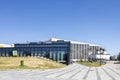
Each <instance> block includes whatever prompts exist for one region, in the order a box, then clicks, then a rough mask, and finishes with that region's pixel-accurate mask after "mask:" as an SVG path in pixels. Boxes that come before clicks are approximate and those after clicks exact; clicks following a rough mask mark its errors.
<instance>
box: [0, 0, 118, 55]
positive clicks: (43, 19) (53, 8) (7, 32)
mask: <svg viewBox="0 0 120 80" xmlns="http://www.w3.org/2000/svg"><path fill="white" fill-rule="evenodd" d="M119 35H120V0H0V43H5V44H6V43H7V44H11V43H16V42H26V41H40V40H47V39H49V38H50V37H56V38H60V39H67V40H75V41H81V42H88V43H94V44H100V45H102V46H103V47H104V48H106V49H107V51H108V52H109V53H110V54H117V53H118V52H119V51H120V37H119Z"/></svg>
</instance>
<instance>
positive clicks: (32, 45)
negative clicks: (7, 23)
mask: <svg viewBox="0 0 120 80" xmlns="http://www.w3.org/2000/svg"><path fill="white" fill-rule="evenodd" d="M99 48H101V46H100V45H95V44H89V43H83V42H76V41H71V40H62V39H56V38H51V39H50V40H48V41H43V42H29V43H17V44H14V46H11V47H2V48H0V56H3V57H4V56H5V57H9V56H14V54H15V55H16V54H17V56H20V57H22V56H33V57H34V56H36V57H46V58H49V59H51V60H54V61H57V62H62V63H66V64H70V63H72V62H73V61H79V60H80V59H83V60H87V59H88V57H89V55H90V54H96V50H97V49H99Z"/></svg>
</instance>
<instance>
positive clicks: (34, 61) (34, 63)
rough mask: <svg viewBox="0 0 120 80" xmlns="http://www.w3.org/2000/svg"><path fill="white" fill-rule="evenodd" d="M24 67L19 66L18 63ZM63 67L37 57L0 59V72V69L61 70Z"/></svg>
mask: <svg viewBox="0 0 120 80" xmlns="http://www.w3.org/2000/svg"><path fill="white" fill-rule="evenodd" d="M21 60H23V61H24V65H23V66H20V61H21ZM64 66H65V65H63V64H60V63H57V62H55V61H52V60H48V59H45V58H40V57H39V58H37V57H0V70H2V69H51V68H62V67H64Z"/></svg>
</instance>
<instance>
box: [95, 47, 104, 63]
mask: <svg viewBox="0 0 120 80" xmlns="http://www.w3.org/2000/svg"><path fill="white" fill-rule="evenodd" d="M104 51H105V49H103V48H100V49H99V50H97V52H98V54H99V55H100V65H101V64H102V62H101V55H102V54H103V53H104Z"/></svg>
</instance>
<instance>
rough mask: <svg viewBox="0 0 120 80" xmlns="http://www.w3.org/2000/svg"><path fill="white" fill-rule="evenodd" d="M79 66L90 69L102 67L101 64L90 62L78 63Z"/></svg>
mask: <svg viewBox="0 0 120 80" xmlns="http://www.w3.org/2000/svg"><path fill="white" fill-rule="evenodd" d="M78 63H79V64H82V65H85V66H89V67H99V66H101V65H100V63H98V62H88V61H83V62H78Z"/></svg>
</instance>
